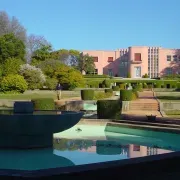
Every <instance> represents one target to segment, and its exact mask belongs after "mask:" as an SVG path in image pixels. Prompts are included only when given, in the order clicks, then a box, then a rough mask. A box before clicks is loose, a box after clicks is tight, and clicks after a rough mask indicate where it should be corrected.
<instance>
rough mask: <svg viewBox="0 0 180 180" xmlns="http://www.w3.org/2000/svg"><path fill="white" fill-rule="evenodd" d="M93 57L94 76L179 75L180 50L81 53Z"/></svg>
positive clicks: (141, 49)
mask: <svg viewBox="0 0 180 180" xmlns="http://www.w3.org/2000/svg"><path fill="white" fill-rule="evenodd" d="M83 54H89V55H90V56H93V57H94V62H95V66H96V70H95V72H93V73H95V74H100V75H102V74H108V75H110V76H120V77H127V75H128V73H130V75H131V77H132V78H141V77H142V76H143V75H145V74H148V75H149V77H151V78H155V77H160V76H162V75H171V74H179V73H180V70H179V67H180V49H165V48H161V47H147V46H133V47H129V48H127V49H118V50H115V51H98V50H97V51H96V50H95V51H83Z"/></svg>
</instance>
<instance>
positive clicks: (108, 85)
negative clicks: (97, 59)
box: [102, 79, 111, 88]
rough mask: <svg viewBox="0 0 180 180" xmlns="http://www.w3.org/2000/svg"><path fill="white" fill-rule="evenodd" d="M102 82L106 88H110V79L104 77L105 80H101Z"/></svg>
mask: <svg viewBox="0 0 180 180" xmlns="http://www.w3.org/2000/svg"><path fill="white" fill-rule="evenodd" d="M102 84H104V85H105V87H106V88H110V86H111V81H110V80H107V79H105V80H104V81H103V82H102Z"/></svg>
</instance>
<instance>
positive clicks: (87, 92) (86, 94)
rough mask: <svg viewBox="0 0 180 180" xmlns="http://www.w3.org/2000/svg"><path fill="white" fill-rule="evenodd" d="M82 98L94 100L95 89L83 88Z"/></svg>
mask: <svg viewBox="0 0 180 180" xmlns="http://www.w3.org/2000/svg"><path fill="white" fill-rule="evenodd" d="M81 99H82V100H93V99H94V90H91V89H87V90H81Z"/></svg>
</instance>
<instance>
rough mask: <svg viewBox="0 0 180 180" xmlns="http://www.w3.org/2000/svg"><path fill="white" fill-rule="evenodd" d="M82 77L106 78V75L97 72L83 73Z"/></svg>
mask: <svg viewBox="0 0 180 180" xmlns="http://www.w3.org/2000/svg"><path fill="white" fill-rule="evenodd" d="M83 77H84V78H108V77H109V76H108V75H97V74H94V75H93V74H86V75H83Z"/></svg>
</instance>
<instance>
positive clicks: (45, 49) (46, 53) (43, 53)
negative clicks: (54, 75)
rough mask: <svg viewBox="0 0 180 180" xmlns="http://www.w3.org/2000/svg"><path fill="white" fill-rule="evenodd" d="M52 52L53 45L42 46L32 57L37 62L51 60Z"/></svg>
mask: <svg viewBox="0 0 180 180" xmlns="http://www.w3.org/2000/svg"><path fill="white" fill-rule="evenodd" d="M51 51H52V47H51V45H42V46H41V47H40V48H39V49H37V50H36V51H35V52H34V53H33V56H32V59H33V60H36V61H39V62H40V61H45V60H46V59H50V58H51V54H50V53H51Z"/></svg>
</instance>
